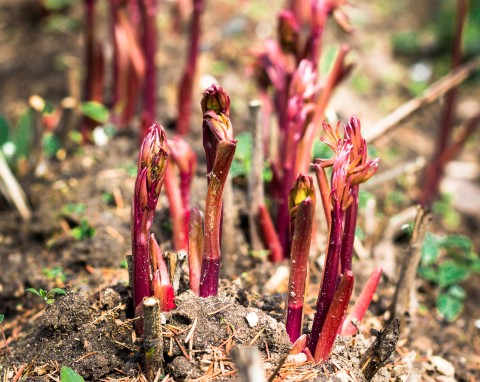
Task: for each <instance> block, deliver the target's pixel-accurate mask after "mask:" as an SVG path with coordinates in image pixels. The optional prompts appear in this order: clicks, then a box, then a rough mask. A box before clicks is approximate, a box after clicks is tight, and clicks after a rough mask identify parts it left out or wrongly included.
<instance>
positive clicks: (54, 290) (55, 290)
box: [49, 288, 67, 294]
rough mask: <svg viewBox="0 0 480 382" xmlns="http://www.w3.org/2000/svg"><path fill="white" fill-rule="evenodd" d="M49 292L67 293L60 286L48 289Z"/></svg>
mask: <svg viewBox="0 0 480 382" xmlns="http://www.w3.org/2000/svg"><path fill="white" fill-rule="evenodd" d="M49 293H54V294H55V293H56V294H67V292H65V290H64V289H62V288H53V289H52V290H50V292H49Z"/></svg>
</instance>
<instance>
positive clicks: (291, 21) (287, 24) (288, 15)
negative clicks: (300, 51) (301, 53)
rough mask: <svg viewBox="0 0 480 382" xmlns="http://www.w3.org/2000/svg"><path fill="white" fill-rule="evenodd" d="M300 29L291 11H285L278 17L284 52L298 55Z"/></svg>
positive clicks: (281, 44)
mask: <svg viewBox="0 0 480 382" xmlns="http://www.w3.org/2000/svg"><path fill="white" fill-rule="evenodd" d="M299 32H300V27H299V25H298V22H297V20H296V18H295V16H294V14H293V13H292V11H290V10H283V11H282V12H280V14H279V15H278V38H279V41H280V46H281V47H282V49H283V51H284V52H287V53H293V54H296V51H297V46H298V42H299V39H298V35H299Z"/></svg>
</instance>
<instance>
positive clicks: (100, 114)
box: [80, 101, 109, 123]
mask: <svg viewBox="0 0 480 382" xmlns="http://www.w3.org/2000/svg"><path fill="white" fill-rule="evenodd" d="M80 111H81V112H82V113H83V114H84V115H85V116H86V117H88V118H90V119H93V120H94V121H97V122H100V123H106V122H107V121H108V116H109V111H108V109H107V108H106V107H105V106H104V105H102V104H101V103H98V102H95V101H86V102H82V103H81V104H80Z"/></svg>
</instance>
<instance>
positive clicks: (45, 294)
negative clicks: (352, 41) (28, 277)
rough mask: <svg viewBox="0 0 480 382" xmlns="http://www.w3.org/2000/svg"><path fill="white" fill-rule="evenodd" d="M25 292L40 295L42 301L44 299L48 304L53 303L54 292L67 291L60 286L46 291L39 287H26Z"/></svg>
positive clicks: (63, 292) (61, 292) (62, 292)
mask: <svg viewBox="0 0 480 382" xmlns="http://www.w3.org/2000/svg"><path fill="white" fill-rule="evenodd" d="M25 292H30V293H33V294H36V295H37V296H39V297H41V298H42V299H43V301H45V302H46V303H47V304H49V305H50V304H51V303H53V300H54V297H55V295H56V294H67V292H65V290H64V289H62V288H53V289H51V290H49V291H48V292H47V291H46V290H43V289H42V288H39V289H35V288H27V289H26V290H25Z"/></svg>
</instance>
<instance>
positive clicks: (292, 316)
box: [286, 174, 315, 343]
mask: <svg viewBox="0 0 480 382" xmlns="http://www.w3.org/2000/svg"><path fill="white" fill-rule="evenodd" d="M288 205H289V208H290V216H291V222H292V224H291V225H292V229H291V231H292V249H291V252H290V279H289V283H288V296H287V307H288V310H287V321H286V329H287V333H288V335H289V336H290V341H291V342H292V343H294V342H295V341H296V340H297V339H298V337H300V334H301V332H302V323H303V300H304V298H305V285H306V280H307V274H308V255H309V251H310V243H311V241H312V228H313V216H314V213H315V189H314V187H313V180H312V178H311V177H310V176H306V175H302V174H299V175H297V179H296V180H295V183H294V185H293V187H292V190H291V191H290V197H289V200H288Z"/></svg>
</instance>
